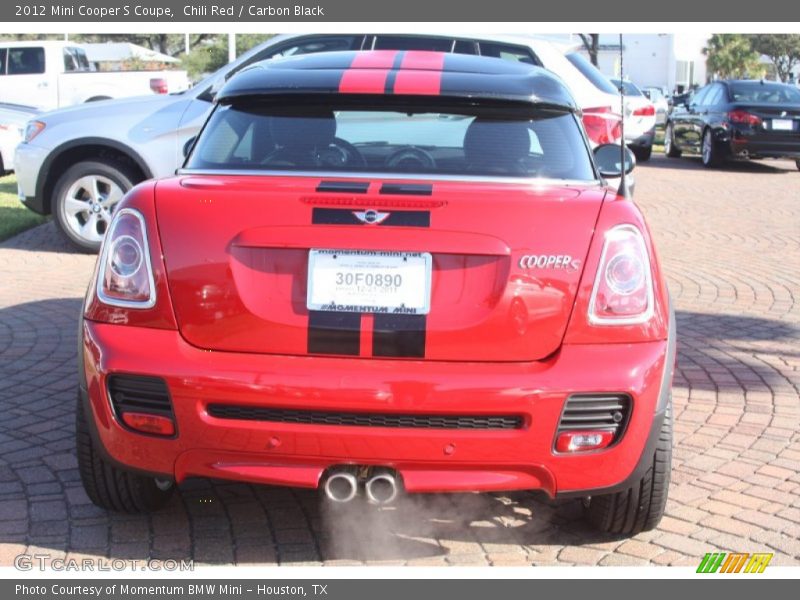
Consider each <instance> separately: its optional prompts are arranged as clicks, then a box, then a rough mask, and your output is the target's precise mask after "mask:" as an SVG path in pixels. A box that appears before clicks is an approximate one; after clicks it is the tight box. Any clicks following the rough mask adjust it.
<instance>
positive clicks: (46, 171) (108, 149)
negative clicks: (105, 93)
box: [36, 137, 153, 214]
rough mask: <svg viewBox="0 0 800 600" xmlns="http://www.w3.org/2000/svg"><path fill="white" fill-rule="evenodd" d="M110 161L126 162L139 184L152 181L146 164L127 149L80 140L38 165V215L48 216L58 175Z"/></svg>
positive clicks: (113, 143)
mask: <svg viewBox="0 0 800 600" xmlns="http://www.w3.org/2000/svg"><path fill="white" fill-rule="evenodd" d="M104 159H105V160H110V161H117V162H127V163H129V164H130V166H132V167H133V168H134V169H135V170H136V171H137V172H138V173H139V174H140V175H141V179H140V180H139V181H134V184H135V183H139V182H141V181H144V180H146V179H152V177H153V172H152V171H151V169H150V167H149V166H148V164H147V162H146V161H145V160H144V159H143V158H142V157H141V155H140V154H139V153H138V152H136V150H134V149H133V148H131V147H130V146H128V145H126V144H123V143H122V142H118V141H116V140H111V139H108V138H102V137H84V138H77V139H74V140H70V141H68V142H64V143H63V144H61V145H59V146H57V147H56V148H54V149H53V151H52V152H50V154H48V156H47V158H46V159H45V160H44V162H43V163H42V167H41V168H40V169H39V175H38V177H37V179H36V198H37V199H38V201H39V207H40V208H41V211H37V212H41V214H50V213H51V212H52V195H53V190H54V188H55V184H56V181H58V178H59V177H60V176H61V174H62V173H63V172H64V171H65V170H66V169H68V168H69V167H71V166H72V165H74V164H77V163H79V162H83V161H85V160H95V161H98V160H99V161H102V160H104Z"/></svg>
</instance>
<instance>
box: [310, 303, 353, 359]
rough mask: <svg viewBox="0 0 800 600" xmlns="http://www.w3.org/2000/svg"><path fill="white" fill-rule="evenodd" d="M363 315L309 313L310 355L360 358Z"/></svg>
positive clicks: (325, 312)
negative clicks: (342, 355) (344, 355)
mask: <svg viewBox="0 0 800 600" xmlns="http://www.w3.org/2000/svg"><path fill="white" fill-rule="evenodd" d="M360 350H361V314H360V313H348V312H327V311H317V310H312V311H309V313H308V353H309V354H346V355H349V356H358V354H359V352H360Z"/></svg>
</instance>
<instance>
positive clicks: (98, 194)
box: [15, 34, 621, 251]
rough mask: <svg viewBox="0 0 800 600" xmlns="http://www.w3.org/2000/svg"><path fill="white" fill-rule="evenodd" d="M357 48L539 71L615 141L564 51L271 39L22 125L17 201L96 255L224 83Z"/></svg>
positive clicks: (536, 43)
mask: <svg viewBox="0 0 800 600" xmlns="http://www.w3.org/2000/svg"><path fill="white" fill-rule="evenodd" d="M360 49H393V50H434V51H445V52H456V53H462V54H478V55H484V56H494V57H499V58H504V59H508V60H518V61H522V62H526V63H529V64H535V65H539V66H543V67H545V68H547V69H549V70H551V71H552V72H554V73H555V74H556V75H558V76H559V77H561V79H562V80H564V82H565V83H566V85H567V86H568V87H569V89H570V91H571V92H572V94H573V96H574V97H575V100H576V102H577V104H578V106H580V107H581V109H582V112H583V116H582V118H583V120H584V125H585V129H586V131H587V134H588V136H589V138H590V139H591V142H592V144H593V146H597V145H599V144H602V143H608V142H617V141H619V139H620V137H621V135H620V128H619V121H620V117H619V114H617V113H616V111H615V105H614V103H613V97H612V98H611V99H609V97H608V94H603V93H601V92H598V91H597V90H596V88H594V86H593V85H592V84H591V82H590V81H588V80H587V78H586V77H585V76H584V75H583V74H582V73H581V72H580V71H579V70H578V69H576V68H575V67H574V66H573V65H572V64H571V63H570V62H569V61H568V60H567V59H566V58H565V57H564V52H565V51H566V47H564V48H561V47H559V46H557V45H555V44H553V43H551V42H549V41H547V40H543V39H539V38H535V37H531V36H515V35H487V36H478V37H464V36H459V35H444V34H438V35H417V34H408V35H399V34H317V35H296V34H295V35H280V36H276V37H274V38H271V39H270V40H268V41H267V42H265V43H263V44H261V45H259V46H257V47H255V48H253V49H252V50H250V51H249V52H247V53H245V54H243V55H242V56H241V57H239V58H238V59H237V60H235V61H233V62H232V63H230V64H228V65H226V66H225V67H223V68H221V69H220V70H219V71H217V72H216V73H214V74H212V75H210V76H209V77H207V78H206V79H204V80H203V81H201V82H200V83H198V84H197V85H196V86H194V87H193V88H192V89H190V90H188V91H185V92H182V93H179V94H173V95H168V96H145V97H141V98H130V99H121V100H114V101H107V102H99V103H94V104H91V105H88V106H77V107H71V108H66V109H62V110H58V111H55V112H52V113H48V114H46V115H43V116H42V117H40V118H37V119H36V120H34V121H31V122H30V123H29V124H28V127H27V130H26V135H25V141H24V142H23V143H22V144H20V145H19V147H18V149H17V153H16V162H15V167H16V171H17V181H18V186H19V197H20V200H22V202H23V203H25V205H26V206H28V207H29V208H30V209H32V210H34V211H36V212H39V213H42V214H49V213H53V214H54V215H55V221H56V223H57V224H58V226H59V229H60V230H61V231H62V232H63V233H64V235H65V236H66V237H67V239H68V240H69V241H71V242H72V243H73V244H74V245H75V246H77V247H79V248H82V249H85V250H95V251H96V250H97V249H98V248H99V246H100V242H101V241H102V239H103V235H104V234H105V232H106V229H107V227H108V224H109V223H110V220H111V215H112V213H113V211H114V207H115V206H116V203H117V202H118V201H119V200H120V199H121V198H122V196H123V195H124V193H125V192H126V191H127V190H129V189H130V188H131V187H133V185H135V184H136V183H138V182H140V181H143V180H145V179H149V178H158V177H164V176H167V175H171V174H173V173H174V172H175V169H176V168H177V167H179V166H180V165H181V163H182V162H183V156H184V146H185V145H186V144H187V142H188V141H189V140H191V139H192V138H193V136H194V135H196V134H197V132H198V130H199V129H200V126H201V125H202V124H203V122H204V121H205V119H206V116H207V115H208V113H209V111H210V110H211V108H212V102H213V99H214V94H215V92H216V90H217V89H219V87H220V86H221V85H222V84H223V83H224V82H225V81H226V80H227V79H228V78H229V77H230V76H231V75H233V74H234V73H235V72H237V71H238V70H239V69H241V68H243V67H245V66H246V65H248V64H251V63H253V62H256V61H261V60H265V59H269V58H275V57H283V56H289V55H297V54H307V53H311V52H326V51H335V50H360ZM616 106H619V102H618V101H617V104H616Z"/></svg>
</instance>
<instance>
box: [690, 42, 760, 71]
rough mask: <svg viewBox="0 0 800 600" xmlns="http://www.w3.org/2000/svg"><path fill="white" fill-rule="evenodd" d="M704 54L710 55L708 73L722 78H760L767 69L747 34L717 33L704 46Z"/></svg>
mask: <svg viewBox="0 0 800 600" xmlns="http://www.w3.org/2000/svg"><path fill="white" fill-rule="evenodd" d="M703 54H705V55H706V56H707V57H708V58H707V59H706V68H707V71H708V73H709V74H710V75H716V76H717V77H719V78H721V79H742V78H759V77H763V76H764V73H765V70H766V69H765V68H764V65H762V64H761V63H760V62H759V54H758V52H756V51H755V50H753V47H752V46H751V45H750V39H749V38H748V37H747V36H746V35H741V34H738V33H715V34H714V35H712V36H711V39H710V40H708V46H707V47H706V48H703Z"/></svg>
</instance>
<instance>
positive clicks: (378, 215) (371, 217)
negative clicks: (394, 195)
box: [353, 209, 392, 225]
mask: <svg viewBox="0 0 800 600" xmlns="http://www.w3.org/2000/svg"><path fill="white" fill-rule="evenodd" d="M353 214H354V215H355V216H356V218H357V219H358V220H359V221H361V222H362V223H366V224H367V225H378V224H379V223H383V222H384V221H385V220H386V219H388V218H389V215H390V214H392V213H385V212H378V211H377V210H372V209H369V210H364V211H357V210H354V211H353Z"/></svg>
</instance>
